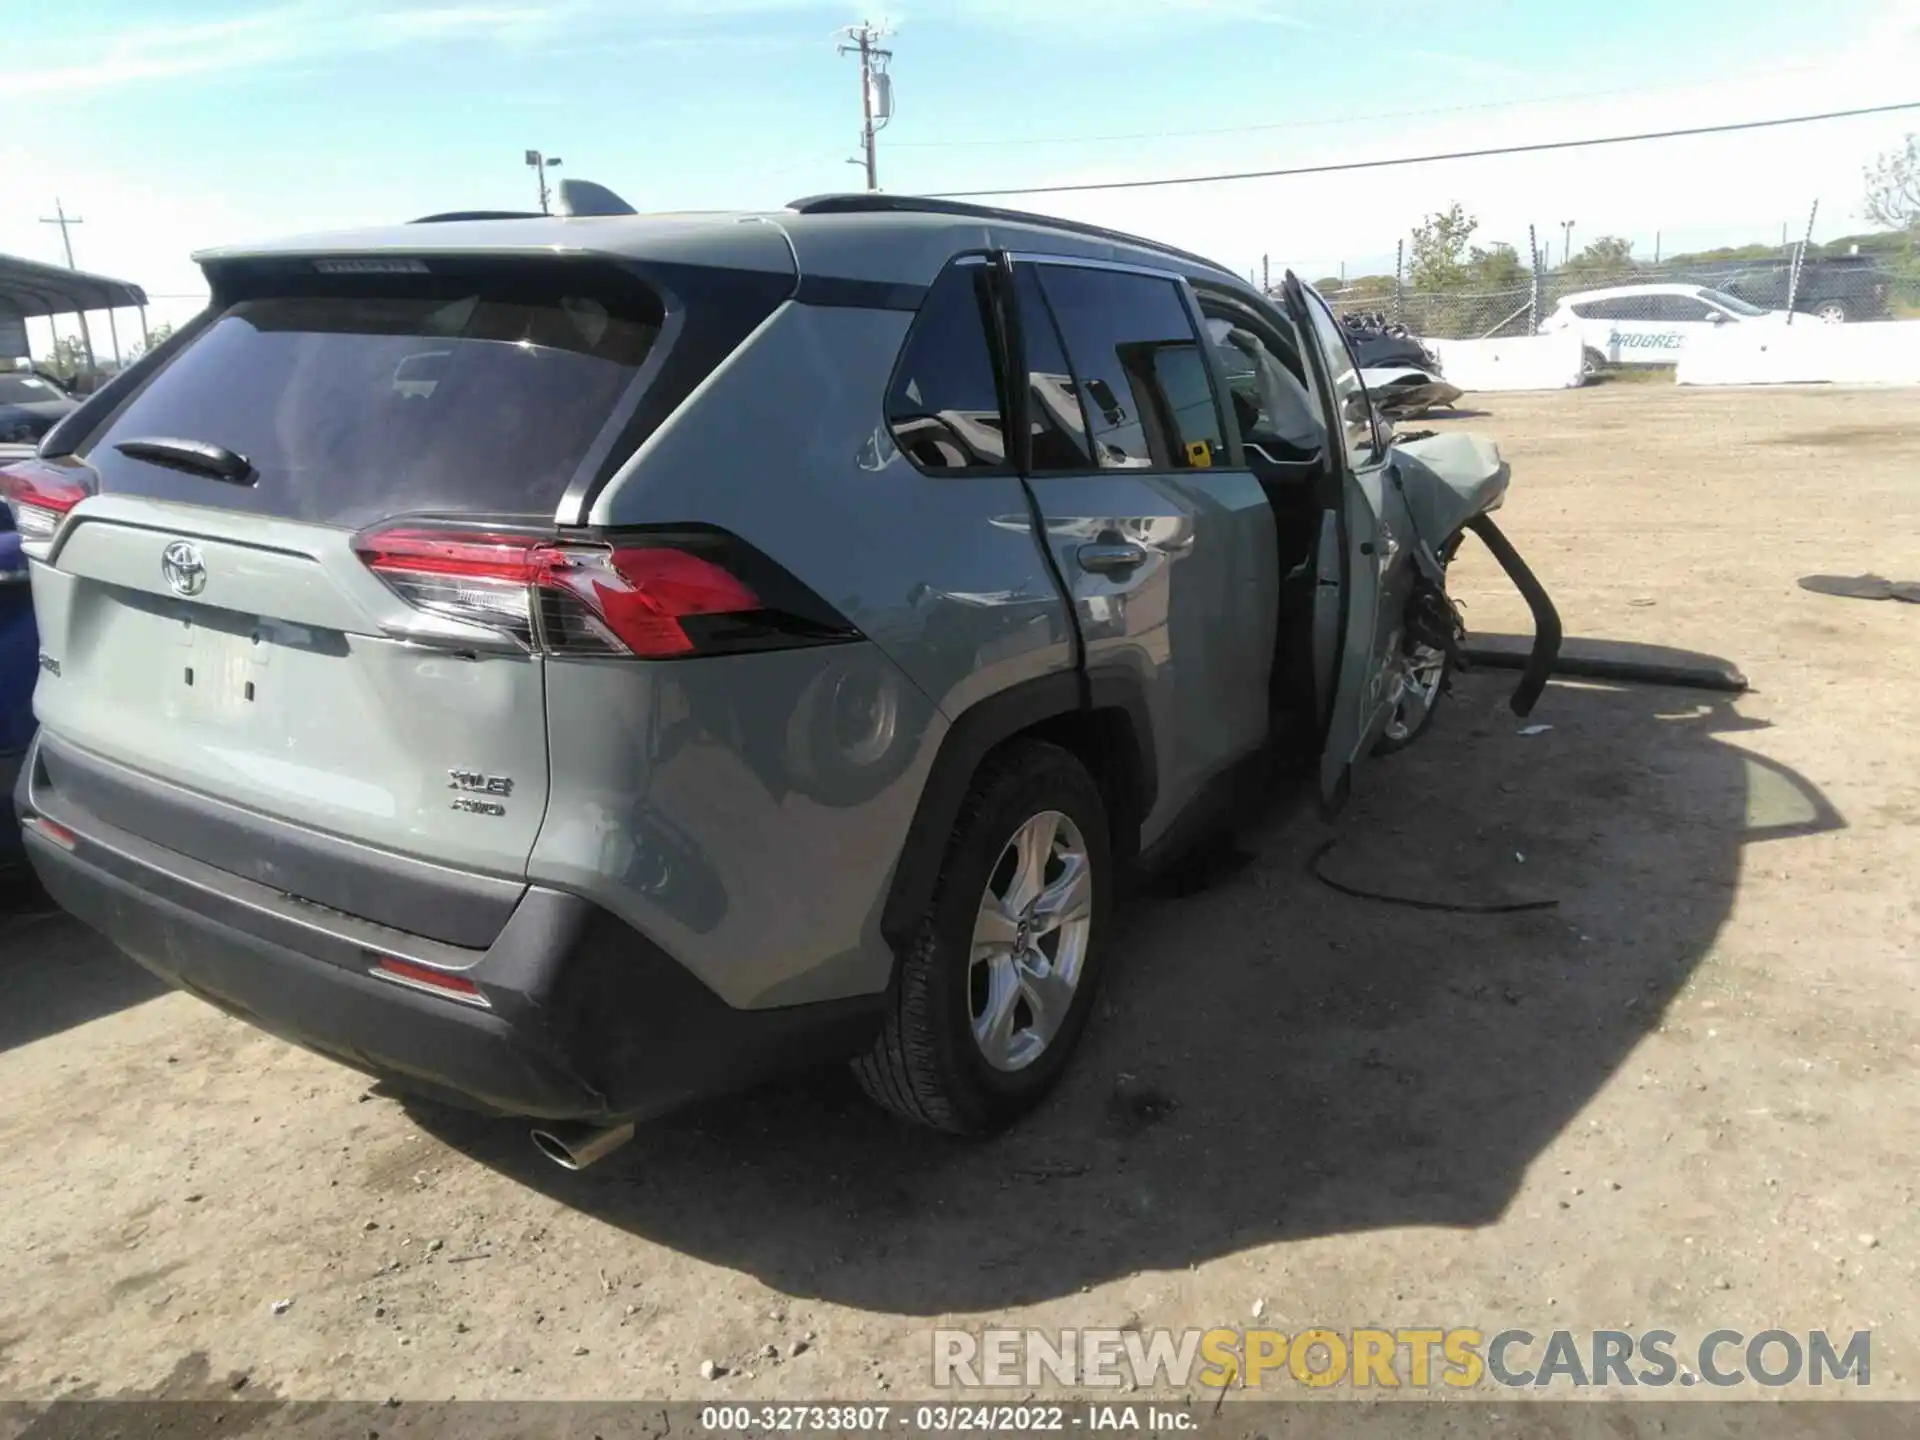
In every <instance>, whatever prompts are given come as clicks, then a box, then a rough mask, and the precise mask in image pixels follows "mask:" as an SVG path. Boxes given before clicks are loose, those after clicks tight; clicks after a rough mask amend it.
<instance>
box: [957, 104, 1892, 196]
mask: <svg viewBox="0 0 1920 1440" xmlns="http://www.w3.org/2000/svg"><path fill="white" fill-rule="evenodd" d="M1900 110H1920V100H1903V101H1901V102H1900V103H1899V104H1897V105H1869V106H1866V107H1864V108H1862V109H1859V110H1827V111H1823V112H1822V113H1820V114H1818V115H1785V116H1781V117H1779V118H1777V119H1773V120H1740V121H1735V122H1733V123H1731V124H1726V125H1691V126H1687V127H1685V128H1683V129H1678V130H1648V131H1643V132H1642V133H1640V134H1637V135H1596V136H1590V137H1588V138H1587V139H1584V140H1545V141H1541V142H1540V143H1538V144H1534V145H1495V146H1491V147H1489V148H1487V149H1484V150H1448V151H1444V152H1442V153H1440V154H1437V155H1401V156H1397V157H1395V158H1394V159H1391V160H1346V161H1342V162H1340V163H1339V164H1335V165H1293V166H1288V167H1287V168H1285V169H1280V170H1234V171H1227V172H1223V173H1221V174H1218V175H1169V176H1163V177H1160V178H1157V179H1153V180H1097V181H1086V182H1083V183H1080V184H1074V185H1022V186H1004V185H1003V186H1000V187H998V188H996V189H992V190H936V191H933V192H932V194H931V196H930V197H929V198H932V199H936V200H972V199H977V198H979V197H981V196H989V195H1064V194H1067V193H1069V192H1073V191H1084V190H1148V189H1153V188H1156V187H1160V186H1166V185H1207V184H1212V183H1214V182H1215V181H1220V180H1275V179H1280V178H1283V177H1285V176H1290V175H1328V174H1333V173H1334V172H1336V171H1342V170H1381V169H1385V168H1387V167H1389V166H1393V165H1430V164H1433V163H1435V162H1437V161H1440V160H1478V159H1482V158H1484V157H1486V156H1491V155H1533V154H1538V153H1540V152H1541V151H1545V150H1585V149H1591V148H1592V147H1594V146H1597V145H1627V144H1632V143H1634V142H1636V141H1641V140H1677V139H1680V138H1682V137H1683V136H1688V135H1725V134H1729V133H1731V132H1733V131H1736V130H1769V129H1775V128H1778V127H1779V126H1782V125H1810V124H1812V123H1814V122H1815V121H1818V120H1851V119H1854V118H1856V117H1857V116H1861V115H1889V114H1892V113H1894V112H1896V111H1900Z"/></svg>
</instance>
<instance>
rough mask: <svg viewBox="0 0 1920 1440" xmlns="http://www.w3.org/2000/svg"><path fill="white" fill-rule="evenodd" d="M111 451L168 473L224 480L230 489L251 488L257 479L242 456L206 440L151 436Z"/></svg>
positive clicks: (251, 464) (255, 473) (249, 461)
mask: <svg viewBox="0 0 1920 1440" xmlns="http://www.w3.org/2000/svg"><path fill="white" fill-rule="evenodd" d="M113 448H114V449H116V450H118V451H119V452H120V453H121V454H122V455H125V456H126V457H127V458H128V459H130V460H145V461H146V462H147V463H148V464H149V465H165V466H166V467H167V468H168V469H170V470H185V471H186V472H187V473H188V474H191V475H205V476H206V477H207V478H208V479H209V480H224V481H226V482H227V483H228V484H230V485H251V484H253V482H254V481H255V480H257V479H259V478H260V476H259V472H258V471H256V470H255V469H254V468H253V462H252V461H251V460H249V459H247V457H246V456H244V455H241V454H238V453H236V452H235V451H232V450H229V449H227V447H226V446H224V445H215V444H214V443H213V442H212V441H210V440H174V439H169V438H167V437H165V436H154V437H152V438H150V439H141V440H121V441H119V442H117V443H116V444H115V445H114V447H113Z"/></svg>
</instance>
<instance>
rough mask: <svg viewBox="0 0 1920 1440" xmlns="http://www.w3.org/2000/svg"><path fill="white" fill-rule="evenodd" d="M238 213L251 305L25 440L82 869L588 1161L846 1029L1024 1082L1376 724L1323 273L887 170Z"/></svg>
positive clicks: (1361, 431) (374, 1053)
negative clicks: (840, 190) (669, 193)
mask: <svg viewBox="0 0 1920 1440" xmlns="http://www.w3.org/2000/svg"><path fill="white" fill-rule="evenodd" d="M200 260H201V263H202V264H203V265H204V267H205V270H206V274H207V277H208V280H209V283H210V285H211V288H212V292H213V298H212V302H211V304H210V306H209V307H208V309H207V310H206V312H205V313H204V314H203V315H202V316H201V317H199V319H198V320H197V321H196V322H195V323H193V324H192V325H190V326H188V327H186V328H184V329H183V330H182V331H181V332H180V333H179V334H177V335H175V336H174V337H172V339H171V340H170V341H168V342H167V343H165V344H163V345H162V346H160V347H158V349H157V350H156V352H155V353H154V354H153V355H152V356H150V357H148V358H147V359H146V360H144V361H143V362H142V363H140V364H139V365H136V366H135V367H133V368H132V369H131V370H129V371H128V372H127V373H126V374H124V375H123V376H121V377H119V378H118V379H117V380H116V381H115V382H114V383H112V384H111V385H109V386H108V387H107V388H106V389H105V390H103V391H102V392H101V393H99V394H98V395H96V396H93V397H92V398H90V399H89V400H88V402H87V403H86V404H85V405H84V406H83V407H82V408H81V409H80V410H79V411H77V412H76V413H75V414H74V415H72V416H71V417H69V418H68V419H67V420H66V421H65V422H63V423H62V424H61V425H60V426H59V427H58V429H57V430H55V431H54V432H53V433H52V434H51V435H50V436H49V437H48V439H47V441H46V443H45V444H44V445H43V446H42V447H41V450H40V453H39V455H38V456H37V457H36V458H34V459H32V460H29V461H27V462H24V463H22V464H18V465H15V466H14V467H13V468H11V469H10V470H8V471H6V472H5V478H4V481H0V484H4V489H5V493H6V495H7V498H8V500H9V503H10V504H11V506H12V507H13V511H14V514H15V517H16V523H17V525H18V528H19V530H20V532H21V535H22V536H23V538H24V541H25V545H26V549H27V552H28V554H29V557H30V559H31V562H32V563H31V569H32V585H33V597H34V602H35V605H36V607H37V610H38V615H39V624H40V630H41V636H42V638H41V642H40V643H41V646H42V649H43V653H42V654H41V656H40V666H41V675H40V680H39V686H38V691H37V697H36V712H37V715H38V718H39V721H40V725H41V728H40V731H39V735H38V738H37V740H36V742H35V745H34V748H33V750H32V752H31V754H30V756H29V757H28V759H27V761H26V764H25V767H24V771H23V774H22V776H21V779H20V783H19V786H18V790H17V792H16V800H15V803H16V807H17V809H18V810H19V813H20V815H21V817H22V821H23V825H24V833H25V840H26V844H27V848H28V850H29V852H30V855H31V859H32V862H33V864H34V866H35V867H36V869H37V870H38V872H39V874H40V876H41V878H42V880H43V881H44V883H45V885H46V887H47V889H48V890H49V891H50V892H51V893H52V894H53V895H54V896H55V897H56V898H57V899H58V901H59V902H60V903H61V904H62V905H64V906H65V907H66V908H67V909H69V910H70V911H72V912H73V913H74V914H75V915H77V916H79V917H80V918H82V919H83V920H85V921H86V922H87V923H89V924H91V925H93V926H95V927H97V928H98V929H99V930H100V931H102V932H103V933H104V934H106V935H107V936H108V937H109V938H110V939H111V940H113V941H114V942H115V943H116V944H117V945H119V946H120V947H121V948H122V949H124V950H125V951H126V952H127V953H128V954H130V955H132V956H133V957H134V958H135V959H137V960H138V961H140V963H142V964H143V965H145V966H147V967H148V968H149V969H151V970H154V971H156V972H158V973H159V974H160V975H162V976H164V977H165V978H167V979H168V980H170V981H172V982H174V983H175V984H177V985H178V986H180V987H182V988H184V989H186V990H189V991H191V992H192V993H194V994H196V995H199V996H202V997H204V998H205V999H207V1000H209V1001H211V1002H212V1003H213V1004H215V1005H217V1006H219V1007H221V1008H222V1009H224V1010H227V1011H229V1012H231V1013H233V1014H235V1015H238V1016H241V1017H243V1018H245V1019H247V1020H250V1021H252V1022H254V1023H256V1024H258V1025H260V1026H263V1027H265V1028H266V1029H268V1030H270V1031H273V1032H275V1033H277V1034H280V1035H283V1036H285V1037H287V1038H289V1039H291V1040H294V1041H297V1042H298V1043H300V1044H302V1045H306V1046H309V1047H311V1048H312V1049H314V1050H316V1051H319V1052H321V1053H322V1054H325V1055H329V1056H333V1057H336V1058H338V1059H339V1060H341V1061H344V1062H346V1063H347V1064H350V1065H353V1066H357V1067H359V1068H361V1069H363V1070H366V1071H369V1072H371V1073H373V1074H376V1075H379V1076H383V1077H388V1078H390V1079H392V1080H393V1081H394V1082H395V1083H397V1084H400V1085H402V1086H411V1087H413V1088H416V1089H419V1090H424V1091H426V1092H427V1093H429V1094H434V1095H438V1096H440V1097H442V1098H447V1099H451V1100H455V1101H458V1102H462V1103H465V1104H468V1105H472V1106H477V1107H480V1108H482V1109H487V1110H491V1111H494V1112H498V1113H505V1114H512V1115H520V1116H526V1117H533V1118H535V1119H537V1120H539V1121H541V1122H543V1128H542V1132H541V1133H543V1134H544V1135H545V1136H546V1137H547V1141H546V1144H547V1146H548V1148H549V1149H550V1151H551V1152H552V1153H555V1154H556V1158H560V1159H562V1160H563V1163H564V1162H565V1161H567V1160H569V1159H571V1160H572V1161H575V1162H581V1161H582V1160H583V1159H590V1158H592V1156H593V1155H594V1154H596V1153H598V1148H597V1147H599V1144H600V1142H599V1139H598V1138H597V1137H602V1136H606V1135H615V1136H617V1135H620V1134H624V1133H630V1130H631V1124H632V1122H633V1121H635V1120H636V1119H644V1118H646V1117H648V1116H652V1115H656V1114H659V1113H660V1112H662V1111H663V1110H666V1109H668V1108H670V1107H672V1106H674V1105H676V1104H679V1103H681V1102H684V1101H687V1100H689V1099H692V1098H694V1097H698V1096H702V1095H705V1094H710V1093H714V1092H717V1091H721V1090H725V1089H730V1088H735V1087H739V1086H742V1085H744V1084H747V1083H749V1082H753V1081H756V1080H759V1079H763V1078H765V1077H768V1076H770V1075H773V1074H775V1073H778V1072H781V1071H784V1070H788V1069H791V1068H793V1067H795V1066H798V1065H801V1064H803V1063H810V1062H816V1061H819V1060H823V1059H831V1058H839V1059H848V1060H851V1061H852V1063H853V1066H854V1069H855V1071H856V1073H857V1074H858V1076H859V1079H860V1081H861V1083H862V1084H863V1085H864V1087H865V1088H866V1089H867V1090H868V1091H869V1092H870V1093H871V1094H872V1095H873V1097H874V1098H875V1099H876V1100H878V1101H880V1102H881V1103H882V1104H884V1105H886V1106H889V1107H891V1108H892V1109H894V1110H896V1111H898V1112H899V1113H901V1114H902V1115H904V1116H907V1117H910V1118H911V1119H913V1120H917V1121H920V1122H923V1123H925V1124H929V1125H933V1126H937V1127H941V1128H944V1129H947V1130H952V1131H957V1132H982V1131H986V1130H990V1129H992V1128H994V1127H996V1126H998V1125H1001V1124H1004V1123H1005V1122H1006V1121H1008V1120H1009V1119H1010V1118H1012V1117H1013V1116H1015V1115H1017V1114H1018V1113H1020V1112H1021V1111H1022V1110H1023V1109H1025V1108H1027V1107H1028V1106H1030V1105H1032V1104H1033V1103H1034V1102H1035V1101H1036V1100H1037V1099H1038V1098H1039V1097H1040V1096H1041V1095H1042V1094H1043V1093H1044V1092H1045V1091H1046V1090H1047V1088H1048V1086H1049V1085H1050V1084H1051V1083H1052V1082H1053V1081H1054V1080H1055V1079H1056V1078H1057V1077H1058V1075H1059V1073H1060V1071H1061V1070H1062V1068H1063V1067H1064V1065H1065V1064H1066V1062H1067V1061H1068V1059H1069V1057H1070V1055H1071V1053H1072V1051H1073V1049H1074V1046H1075V1043H1076V1041H1077V1040H1078V1039H1079V1037H1080V1034H1081V1032H1082V1030H1083V1029H1084V1028H1085V1026H1086V1023H1087V1017H1088V1014H1089V1010H1090V1008H1091V1001H1092V997H1093V993H1094V990H1095V987H1096V985H1097V983H1098V982H1099V979H1100V969H1101V963H1102V950H1103V947H1104V946H1106V945H1107V944H1109V943H1110V942H1111V940H1112V938H1113V937H1112V936H1111V934H1110V933H1109V921H1108V916H1109V909H1110V906H1111V905H1112V903H1113V900H1114V895H1115V890H1116V886H1117V885H1118V884H1120V883H1121V877H1122V876H1123V875H1124V874H1126V873H1127V872H1128V871H1130V870H1132V869H1134V868H1135V867H1136V866H1139V865H1143V864H1144V865H1150V864H1152V863H1153V862H1154V861H1155V859H1156V858H1157V857H1165V856H1168V855H1171V854H1174V853H1176V852H1177V851H1179V850H1180V849H1181V848H1182V847H1183V846H1185V845H1187V844H1188V843H1190V841H1191V840H1192V838H1193V837H1194V836H1195V835H1196V834H1198V833H1200V832H1201V831H1202V830H1203V829H1204V828H1205V827H1206V826H1207V825H1208V824H1209V823H1210V822H1212V821H1214V820H1215V819H1216V818H1217V817H1218V816H1219V815H1220V814H1221V812H1222V810H1223V808H1224V807H1225V806H1226V805H1227V804H1228V803H1229V802H1230V801H1231V800H1232V799H1233V798H1234V797H1235V796H1236V795H1238V794H1245V793H1248V792H1249V790H1250V788H1251V787H1250V783H1249V782H1250V779H1251V778H1252V777H1253V776H1255V774H1256V773H1257V772H1260V771H1263V770H1264V769H1265V768H1266V767H1267V766H1268V765H1269V764H1270V763H1271V761H1272V759H1273V757H1275V756H1276V755H1279V756H1285V755H1288V754H1293V755H1295V756H1299V757H1302V758H1308V757H1311V756H1313V755H1315V754H1319V753H1324V759H1323V761H1322V762H1321V764H1320V767H1319V768H1320V774H1321V778H1322V782H1323V786H1324V788H1325V790H1326V792H1327V793H1328V795H1329V796H1337V795H1338V793H1340V791H1341V790H1342V788H1343V787H1344V785H1345V783H1346V780H1347V777H1348V775H1349V773H1350V770H1351V767H1352V765H1353V763H1354V762H1355V760H1356V759H1357V757H1358V756H1360V755H1361V754H1363V753H1365V752H1366V751H1367V750H1368V749H1370V748H1371V747H1372V746H1373V745H1374V744H1375V742H1376V740H1377V737H1378V736H1379V734H1380V725H1381V723H1382V717H1381V714H1380V707H1379V700H1380V696H1381V694H1382V693H1383V691H1382V676H1383V674H1384V672H1385V668H1386V666H1387V664H1388V662H1389V658H1390V657H1388V656H1387V655H1386V654H1385V650H1384V649H1383V647H1390V646H1391V645H1392V644H1393V643H1394V638H1395V637H1396V636H1397V635H1398V630H1397V628H1396V627H1397V625H1398V619H1397V617H1398V616H1399V615H1400V613H1401V610H1402V608H1403V602H1404V599H1405V595H1404V591H1405V588H1406V586H1407V585H1408V584H1409V583H1410V582H1409V581H1408V579H1407V573H1408V572H1407V571H1406V570H1405V569H1404V568H1403V567H1404V566H1405V562H1406V557H1405V556H1403V555H1399V554H1398V552H1399V550H1400V547H1399V546H1398V545H1397V544H1396V543H1395V542H1394V541H1393V539H1392V535H1391V532H1390V530H1389V529H1388V528H1387V527H1388V525H1389V524H1390V523H1391V522H1390V521H1388V520H1387V519H1385V518H1384V517H1385V516H1386V514H1387V512H1386V511H1384V510H1371V509H1368V508H1367V507H1366V506H1365V505H1362V504H1360V503H1359V502H1358V501H1356V500H1354V499H1353V498H1352V497H1353V496H1354V495H1356V494H1358V493H1360V492H1359V491H1357V490H1356V489H1355V485H1354V477H1355V475H1356V473H1357V472H1360V471H1363V470H1365V469H1366V467H1368V466H1369V465H1377V464H1378V462H1379V461H1380V459H1381V455H1382V453H1383V451H1384V447H1385V442H1384V439H1383V437H1382V435H1381V432H1380V430H1379V427H1378V422H1377V421H1376V420H1374V419H1373V417H1371V416H1370V415H1366V414H1363V413H1359V412H1357V411H1356V410H1355V409H1354V407H1352V406H1351V405H1341V404H1337V403H1336V400H1335V398H1334V397H1336V396H1337V395H1343V394H1348V392H1349V391H1350V390H1351V383H1350V382H1351V374H1352V368H1353V367H1352V361H1351V357H1350V355H1349V353H1348V351H1347V349H1346V346H1345V343H1344V341H1343V340H1342V338H1341V334H1340V330H1339V327H1338V326H1337V325H1336V324H1335V323H1334V321H1333V318H1332V316H1331V315H1330V314H1329V313H1328V312H1327V310H1326V308H1325V306H1324V304H1323V302H1321V301H1320V299H1319V297H1318V296H1316V295H1313V294H1312V292H1311V291H1309V290H1305V289H1304V288H1303V287H1299V286H1297V285H1294V286H1293V287H1292V289H1291V293H1290V296H1289V298H1288V301H1287V302H1286V303H1280V302H1276V301H1273V300H1271V299H1269V298H1268V297H1266V296H1264V295H1262V294H1261V293H1260V292H1259V291H1257V290H1255V289H1253V288H1251V287H1249V286H1248V285H1247V284H1246V283H1245V282H1243V281H1241V280H1239V279H1238V278H1236V277H1235V276H1234V275H1233V274H1231V273H1229V272H1228V271H1226V270H1224V269H1221V268H1220V267H1217V266H1215V265H1213V264H1211V263H1209V262H1207V261H1205V260H1202V259H1200V258H1198V257H1195V256H1191V255H1187V254H1184V253H1180V252H1177V251H1173V250H1169V249H1166V248H1163V247H1160V246H1157V245H1154V244H1152V243H1150V242H1147V241H1143V240H1138V239H1134V238H1131V237H1127V236H1123V235H1117V234H1113V233H1110V232H1106V231H1102V230H1097V229H1094V228H1091V227H1086V226H1079V225H1074V224H1069V223H1066V222H1060V221H1053V220H1048V219H1043V218H1040V217H1035V216H1030V215H1020V214H1015V213H1011V212H1006V211H999V210H992V209H986V208H983V207H974V206H965V205H959V204H948V203H942V202H936V201H922V200H913V199H906V198H900V197H881V196H830V197H823V198H819V199H815V200H810V201H801V202H796V203H795V204H794V205H792V206H790V207H789V208H788V209H786V210H783V211H779V212H776V213H769V214H745V215H742V214H689V215H665V216H638V215H632V214H622V215H608V214H601V215H591V216H581V215H576V216H573V217H550V218H548V217H538V216H535V217H527V218H485V219H472V218H458V217H456V218H453V219H444V218H441V219H436V220H435V221H433V222H418V223H415V224H412V225H403V226H397V227H391V228H385V229H379V230H373V231H368V232H365V233H350V234H342V235H332V236H326V237H322V238H319V239H312V238H308V239H302V240H294V241H288V242H284V243H278V244H271V245H264V246H259V247H252V248H247V249H230V250H220V251H215V252H212V253H209V254H206V255H203V256H201V257H200ZM1348 398H1349V399H1351V395H1350V394H1348ZM1364 408H1365V407H1364V405H1362V406H1361V407H1360V410H1361V411H1364ZM1503 473H1504V472H1503ZM1365 493H1366V494H1368V495H1371V496H1373V501H1372V504H1373V505H1375V506H1376V507H1378V506H1381V505H1385V504H1387V503H1389V501H1388V500H1383V499H1381V497H1380V494H1379V487H1378V484H1377V477H1376V482H1375V484H1374V486H1373V487H1372V488H1371V489H1369V490H1367V491H1366V492H1365ZM1391 503H1394V504H1397V503H1399V502H1398V501H1391ZM1401 529H1402V532H1403V533H1404V529H1405V527H1404V526H1402V527H1401ZM1376 541H1378V542H1379V550H1378V552H1376ZM1357 555H1358V556H1365V557H1367V558H1366V559H1365V560H1364V561H1363V562H1358V563H1355V562H1354V561H1353V557H1354V556H1357ZM1396 557H1397V558H1396ZM1388 616H1391V617H1395V618H1394V619H1393V620H1392V621H1391V623H1389V621H1388V620H1387V619H1385V618H1382V617H1388Z"/></svg>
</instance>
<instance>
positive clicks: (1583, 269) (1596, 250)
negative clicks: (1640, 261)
mask: <svg viewBox="0 0 1920 1440" xmlns="http://www.w3.org/2000/svg"><path fill="white" fill-rule="evenodd" d="M1560 268H1561V273H1563V274H1564V275H1566V276H1567V277H1568V278H1569V279H1573V278H1587V279H1597V278H1601V277H1608V276H1616V275H1627V274H1630V273H1631V272H1632V270H1633V242H1632V241H1631V240H1622V239H1621V238H1620V237H1619V236H1618V235H1602V236H1601V237H1600V238H1599V239H1597V240H1590V241H1588V242H1587V248H1586V249H1584V250H1582V251H1581V252H1580V253H1579V254H1578V255H1576V256H1574V257H1573V259H1571V260H1569V261H1568V262H1567V263H1566V264H1565V265H1563V266H1561V267H1560Z"/></svg>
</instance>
